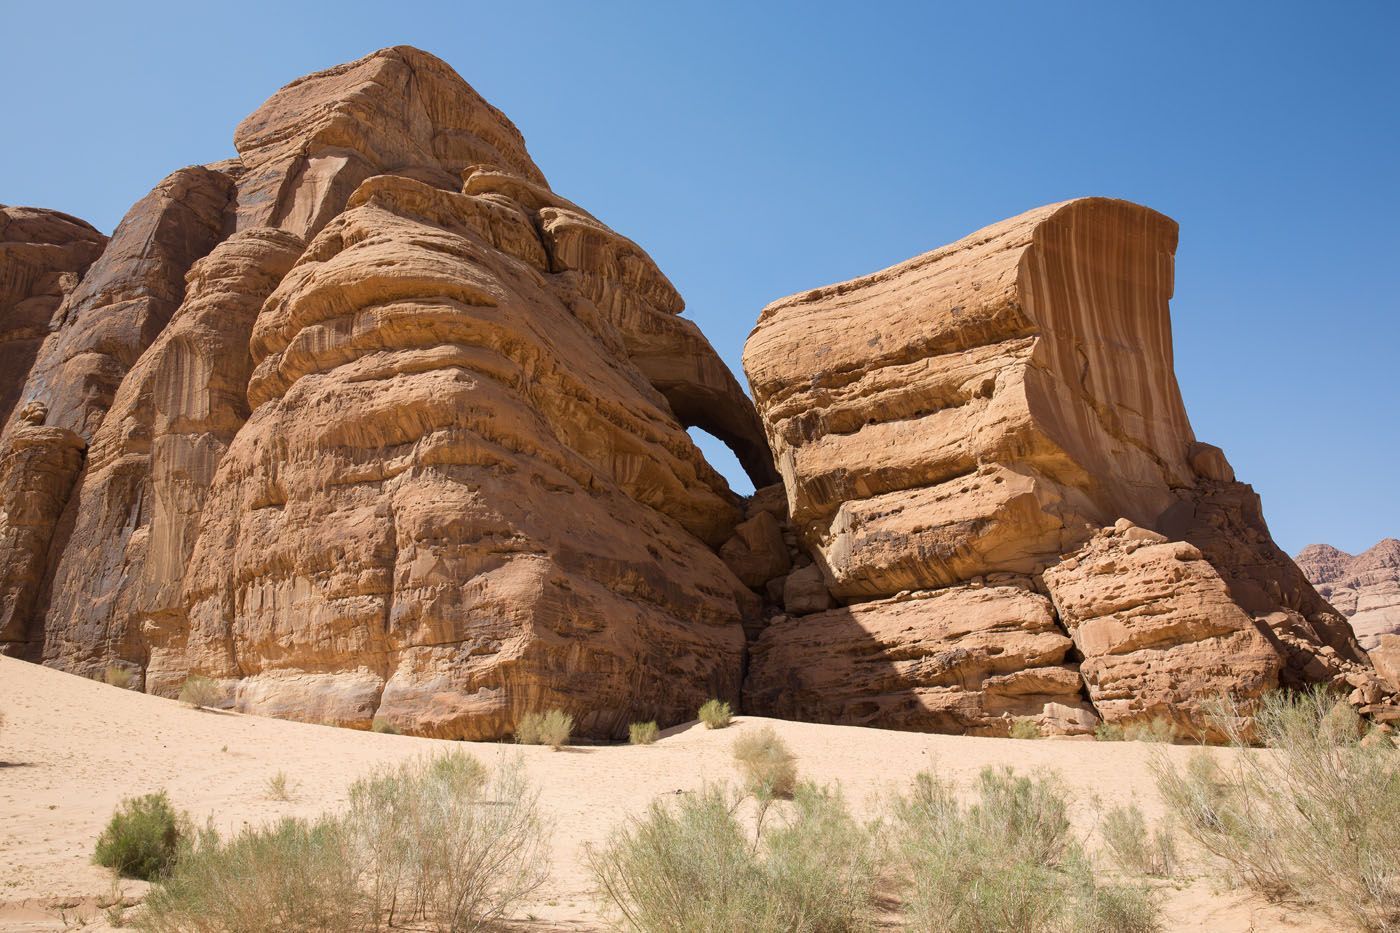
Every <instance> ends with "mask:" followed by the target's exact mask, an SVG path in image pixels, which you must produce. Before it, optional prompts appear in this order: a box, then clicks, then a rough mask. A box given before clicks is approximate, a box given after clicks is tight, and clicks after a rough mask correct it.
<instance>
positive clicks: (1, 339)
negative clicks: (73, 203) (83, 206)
mask: <svg viewBox="0 0 1400 933" xmlns="http://www.w3.org/2000/svg"><path fill="white" fill-rule="evenodd" d="M106 244H107V238H106V237H105V236H103V235H102V234H100V233H98V232H97V231H96V230H94V229H93V228H92V227H91V226H90V225H89V224H87V223H85V222H84V221H81V220H79V219H78V218H76V217H70V216H69V215H67V214H60V213H59V212H57V211H48V210H43V209H41V208H35V207H6V206H4V205H0V425H4V424H5V423H6V422H8V421H9V420H10V415H11V413H13V411H14V408H15V402H16V401H17V400H18V399H19V396H20V390H21V389H23V388H24V380H25V379H26V378H27V377H28V375H29V370H30V367H32V366H33V365H34V359H35V357H36V356H38V354H39V346H40V345H41V344H42V343H43V341H44V338H45V337H46V336H47V335H48V332H49V322H50V321H51V320H52V319H53V315H54V312H55V311H56V310H58V306H59V304H60V302H62V301H63V296H64V294H65V293H66V292H67V291H70V290H71V289H72V288H73V287H74V286H75V285H76V284H77V282H78V278H79V277H80V276H81V275H82V274H83V273H84V272H85V271H87V267H88V266H90V265H92V263H93V260H95V259H96V258H97V257H98V256H99V255H101V253H102V248H103V247H104V246H106Z"/></svg>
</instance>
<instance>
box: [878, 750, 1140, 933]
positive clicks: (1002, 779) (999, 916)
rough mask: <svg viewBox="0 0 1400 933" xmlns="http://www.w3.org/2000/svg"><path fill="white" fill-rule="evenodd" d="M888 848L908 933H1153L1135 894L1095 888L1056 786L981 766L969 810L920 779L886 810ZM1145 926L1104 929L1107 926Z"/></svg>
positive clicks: (934, 782) (945, 789) (949, 791)
mask: <svg viewBox="0 0 1400 933" xmlns="http://www.w3.org/2000/svg"><path fill="white" fill-rule="evenodd" d="M893 824H894V826H893V831H892V834H891V835H892V839H893V842H892V849H893V852H892V854H893V857H894V861H895V864H896V866H897V868H898V870H899V872H900V874H901V880H902V882H903V884H904V888H905V890H906V892H907V893H906V897H905V906H906V910H907V912H908V914H909V917H910V919H911V920H912V922H913V925H914V927H915V928H916V929H920V930H940V931H945V930H946V931H949V933H988V931H994V930H1015V931H1024V933H1036V931H1060V930H1066V929H1077V930H1110V929H1112V930H1123V931H1128V930H1132V931H1137V930H1143V931H1147V930H1155V929H1157V927H1158V922H1157V919H1156V907H1155V904H1154V902H1153V901H1152V900H1151V895H1150V894H1149V893H1148V892H1147V891H1146V890H1145V889H1142V888H1132V887H1127V886H1121V885H1120V886H1102V885H1100V884H1098V883H1097V882H1096V881H1095V879H1094V875H1093V871H1092V869H1091V866H1090V863H1089V860H1088V857H1087V856H1086V854H1085V853H1084V851H1083V848H1082V847H1081V846H1080V845H1079V843H1078V842H1077V841H1076V840H1075V839H1074V838H1073V837H1072V836H1071V834H1070V822H1069V816H1068V803H1067V800H1066V794H1065V791H1064V788H1063V787H1062V785H1061V784H1060V783H1059V781H1058V780H1056V779H1055V778H1052V777H1041V778H1034V779H1032V778H1027V777H1023V776H1017V775H1015V774H1014V773H1013V772H1012V771H1011V770H1010V769H1003V770H1000V771H996V770H992V769H990V768H988V769H986V770H984V771H983V772H982V773H981V775H980V776H979V778H978V784H977V799H976V802H974V803H972V804H969V805H963V804H961V803H959V802H958V799H957V797H956V796H955V795H954V793H953V788H952V785H951V784H949V783H947V782H945V781H942V780H940V779H938V778H936V777H934V776H933V775H930V774H928V773H927V772H925V773H922V774H920V775H918V776H917V778H916V779H915V785H914V789H913V791H912V792H911V793H910V794H909V795H908V796H906V797H901V798H898V799H896V800H895V801H894V805H893ZM1134 916H1137V917H1141V918H1145V920H1146V923H1145V925H1130V926H1113V925H1112V924H1113V923H1114V922H1116V920H1115V919H1114V918H1117V919H1120V920H1121V919H1123V918H1131V917H1134Z"/></svg>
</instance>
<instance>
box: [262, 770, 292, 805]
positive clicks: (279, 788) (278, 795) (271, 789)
mask: <svg viewBox="0 0 1400 933" xmlns="http://www.w3.org/2000/svg"><path fill="white" fill-rule="evenodd" d="M263 796H265V797H267V799H268V800H291V799H292V790H291V788H290V787H289V786H288V784H287V772H285V771H278V772H277V773H276V774H274V775H273V776H272V777H270V778H268V779H267V784H266V785H265V786H264V788H263Z"/></svg>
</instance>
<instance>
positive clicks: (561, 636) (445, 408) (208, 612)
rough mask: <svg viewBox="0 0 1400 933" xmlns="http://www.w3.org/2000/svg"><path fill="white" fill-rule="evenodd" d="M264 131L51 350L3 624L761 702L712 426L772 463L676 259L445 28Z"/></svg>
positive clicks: (41, 377)
mask: <svg viewBox="0 0 1400 933" xmlns="http://www.w3.org/2000/svg"><path fill="white" fill-rule="evenodd" d="M235 145H236V147H237V149H238V152H239V156H238V158H237V159H234V160H230V161H227V162H222V163H218V164H216V165H211V166H207V167H193V168H189V169H182V170H180V171H178V172H176V173H174V174H173V175H172V176H170V178H168V179H166V181H165V182H162V184H161V185H160V186H159V187H158V188H157V189H156V190H155V191H154V192H152V194H151V195H149V196H148V197H147V198H146V199H144V200H143V201H142V202H141V203H140V204H138V205H137V206H136V207H134V208H133V209H132V211H131V212H130V213H129V214H128V216H127V218H126V219H125V220H124V221H123V223H122V225H121V226H120V227H119V228H118V231H117V232H116V234H114V236H113V240H112V243H111V245H110V246H109V247H108V248H107V249H106V251H105V252H104V253H103V255H102V257H101V259H100V260H98V262H97V263H96V264H95V265H94V266H93V268H92V269H91V270H90V271H89V272H88V273H87V275H86V277H85V278H84V279H83V280H82V282H81V284H80V285H79V286H78V287H77V289H76V290H75V291H74V292H73V293H72V294H71V295H69V296H68V298H67V300H66V301H65V302H64V305H63V308H62V310H61V311H60V312H59V315H58V317H59V325H60V326H59V327H58V329H57V330H56V331H55V333H54V334H53V335H52V336H51V337H50V338H49V339H48V341H47V342H46V343H45V346H44V348H43V350H42V351H41V352H40V354H39V358H38V361H37V363H36V364H35V365H34V367H33V369H32V372H31V373H30V374H29V376H28V379H27V381H26V383H25V385H24V388H23V391H22V393H21V396H20V397H21V399H22V400H23V401H25V402H27V403H33V405H32V406H31V407H30V408H28V409H26V410H27V412H28V415H27V417H26V419H24V420H16V421H15V423H14V424H12V425H11V426H10V428H9V429H7V431H6V434H5V437H4V439H3V441H0V495H3V496H5V499H4V505H5V507H6V511H5V512H4V513H3V514H0V558H4V560H5V566H6V567H7V568H11V570H10V571H9V572H7V574H6V576H4V577H3V578H0V584H3V586H4V587H6V588H5V589H4V590H3V591H0V607H4V610H5V613H6V615H5V617H4V620H3V622H4V634H3V638H4V640H5V641H6V642H7V644H8V646H9V647H8V649H7V650H10V651H25V652H27V653H28V654H29V655H30V656H32V657H35V658H36V659H40V660H43V661H44V662H45V663H47V664H51V665H55V666H58V667H61V668H64V669H67V670H72V671H75V672H79V673H85V674H89V675H99V674H101V673H102V672H103V671H104V670H105V669H106V668H107V667H109V666H112V665H117V666H123V667H126V668H127V669H129V670H130V671H131V672H133V673H134V674H136V675H137V682H138V683H140V684H141V685H142V686H144V688H145V689H146V690H148V691H150V692H155V693H161V694H165V695H172V694H174V693H175V692H177V691H178V690H179V688H180V686H181V684H182V683H183V681H184V679H185V678H186V677H187V676H188V675H189V674H190V673H200V674H204V675H207V676H211V677H214V678H216V679H217V680H218V681H219V683H221V684H222V685H223V687H224V689H225V691H226V693H227V696H228V702H229V703H230V704H231V705H232V706H234V707H236V708H238V709H241V710H246V711H251V712H261V713H267V714H271V715H280V716H289V717H294V718H300V719H310V720H315V721H323V722H329V723H336V724H341V725H349V726H356V727H361V728H367V727H368V726H369V725H370V723H371V721H372V720H373V719H375V718H382V719H385V720H387V721H389V722H391V723H393V724H394V725H396V726H397V727H398V728H400V729H402V730H404V731H408V732H414V733H419V734H429V735H439V736H452V737H465V738H488V737H496V736H500V735H503V734H508V733H509V732H510V731H511V730H512V729H513V727H514V722H515V719H516V718H517V717H518V716H519V715H520V714H522V713H524V712H526V711H529V710H532V709H538V708H544V707H549V706H564V707H565V708H568V709H570V710H572V711H573V712H574V713H575V716H576V719H577V721H578V724H579V727H580V731H582V732H583V733H586V734H591V735H597V736H605V735H617V734H619V733H625V731H626V728H625V727H626V725H627V723H628V722H629V721H631V720H634V719H638V718H651V717H656V718H658V719H661V720H664V721H667V722H676V721H679V720H680V719H683V718H686V717H688V716H689V715H691V714H692V713H693V710H694V708H695V707H696V706H698V705H699V703H700V702H701V701H703V700H704V699H706V698H707V697H709V696H721V697H726V698H729V699H732V700H735V701H737V700H738V697H739V688H740V677H741V674H742V665H743V658H744V628H743V626H744V623H745V622H746V621H747V620H748V618H751V617H752V616H753V615H754V613H755V612H756V608H757V604H758V599H757V597H755V596H754V594H753V593H752V592H751V591H750V590H749V589H748V588H747V587H746V586H745V585H744V584H743V583H742V582H741V581H740V580H739V579H738V578H736V577H735V575H734V573H733V572H732V571H731V570H730V569H729V567H728V566H727V565H726V564H725V562H724V561H723V560H722V559H721V558H720V556H719V555H718V554H717V550H718V549H719V548H720V547H721V545H723V544H724V543H725V542H726V541H728V540H729V539H730V538H731V537H733V536H734V532H735V527H736V525H738V524H739V522H740V521H741V519H742V518H743V515H742V510H741V508H740V505H741V503H740V501H739V500H738V498H737V497H735V496H734V495H733V494H732V493H731V492H730V491H729V489H728V487H727V485H726V484H725V482H724V480H723V478H721V477H720V476H719V475H718V474H717V473H716V472H715V471H714V470H713V469H712V468H711V467H710V466H709V465H708V464H707V463H705V461H704V459H703V457H702V456H701V455H700V453H699V451H698V449H697V448H696V447H695V446H694V445H693V443H692V442H691V441H690V439H689V437H688V436H687V435H686V433H685V429H686V428H687V427H690V426H699V427H702V428H705V429H706V430H709V431H710V432H711V433H713V434H716V435H717V436H720V437H722V438H724V439H726V440H727V441H729V442H730V443H731V445H733V446H734V448H735V450H736V453H737V454H739V455H740V456H741V457H742V458H743V459H744V461H745V462H746V463H747V464H748V465H749V466H750V468H751V470H752V472H753V473H754V478H755V480H756V481H758V482H760V483H763V482H769V481H771V479H772V478H773V475H774V474H773V471H772V465H771V458H770V456H769V454H768V450H767V442H766V439H765V437H764V435H763V432H762V429H761V426H760V425H759V423H758V419H757V415H756V413H755V412H754V410H753V407H752V405H751V403H749V401H748V400H747V398H746V396H745V395H744V393H743V391H742V390H741V389H740V388H739V386H738V383H737V382H736V381H735V380H734V378H733V376H732V375H731V374H730V373H729V372H728V370H727V369H726V368H725V367H724V365H723V363H722V362H721V361H720V360H719V358H718V356H717V355H716V354H715V352H714V350H713V349H712V348H711V347H710V346H709V344H708V342H706V341H705V339H704V337H703V336H701V335H700V333H699V331H698V329H696V328H695V326H694V325H693V324H691V323H690V322H688V321H686V320H684V319H683V318H681V317H679V314H680V312H681V311H682V309H683V302H682V301H681V299H680V296H679V295H678V294H677V293H676V291H675V289H674V288H673V287H672V286H671V284H670V283H669V282H668V281H667V280H666V278H665V276H664V275H662V273H661V272H660V271H659V270H658V269H657V268H656V266H655V264H654V263H653V262H652V261H651V259H650V258H649V257H648V256H647V255H646V253H645V252H643V251H642V250H641V248H640V247H638V246H637V245H636V244H634V243H632V242H631V241H630V240H627V239H626V238H624V237H622V236H620V235H618V234H617V233H615V232H613V231H612V230H610V229H609V228H608V227H606V226H605V225H604V224H602V223H601V222H600V221H598V220H597V219H596V218H595V217H593V216H592V215H591V214H589V213H588V212H587V211H585V210H583V209H582V208H580V207H578V206H577V205H574V204H573V203H571V202H569V201H567V200H565V199H563V198H561V197H559V196H558V195H556V194H554V193H553V192H552V191H551V190H550V189H549V188H548V186H547V184H546V183H545V179H544V176H543V174H542V173H541V172H540V171H539V169H538V168H537V167H536V166H535V165H534V163H533V162H532V161H531V160H530V158H529V155H528V153H527V152H526V150H525V146H524V141H523V139H522V138H521V137H520V134H519V132H518V131H517V130H516V129H515V127H514V126H513V125H512V124H511V123H510V121H509V120H507V119H506V118H505V117H504V115H502V114H501V113H500V112H499V111H497V110H495V109H494V108H492V107H491V106H490V105H489V104H487V103H486V102H485V101H484V100H482V99H481V98H480V97H479V96H478V95H477V94H476V93H475V92H474V91H473V90H472V89H471V88H470V87H468V86H467V85H466V84H465V83H464V82H463V81H462V80H461V79H460V78H459V77H458V76H457V75H456V74H455V73H454V72H452V70H451V69H450V68H448V67H447V66H446V65H445V64H443V63H442V62H440V61H438V60H437V59H435V58H433V57H432V56H430V55H427V54H425V53H422V52H419V51H417V50H414V49H409V48H395V49H386V50H383V51H380V52H376V53H374V54H372V55H369V56H367V57H366V58H364V59H361V60H359V61H357V62H352V63H350V64H347V65H343V66H339V67H337V68H332V69H329V70H328V71H325V72H320V73H317V74H314V75H311V76H308V77H307V78H303V79H301V80H299V81H296V82H293V83H292V84H291V85H288V86H287V87H286V88H284V89H283V90H282V91H279V92H278V93H277V94H276V95H274V96H273V97H272V98H271V99H270V100H269V101H268V102H267V103H266V104H265V105H264V106H263V107H262V108H260V109H259V110H258V111H257V112H256V113H254V114H253V115H252V116H250V117H249V118H248V119H247V120H245V121H244V123H243V124H242V125H241V126H240V127H239V128H238V131H237V133H236V134H235ZM50 435H52V436H50ZM85 446H86V447H87V459H86V462H85V463H84V462H83V460H82V453H83V449H84V447H85ZM75 476H76V488H75V490H74V492H73V493H72V494H71V496H70V495H69V494H68V486H72V485H74V477H75ZM14 504H20V505H22V506H23V508H11V506H12V505H14ZM746 531H747V529H746ZM784 556H786V555H784ZM765 559H767V560H769V562H770V563H772V560H773V558H772V557H771V556H769V557H767V558H765ZM773 566H777V565H776V564H773Z"/></svg>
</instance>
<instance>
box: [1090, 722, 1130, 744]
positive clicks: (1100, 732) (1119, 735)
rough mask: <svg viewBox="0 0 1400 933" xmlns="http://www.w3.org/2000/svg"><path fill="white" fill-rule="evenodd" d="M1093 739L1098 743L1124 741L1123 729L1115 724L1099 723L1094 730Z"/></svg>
mask: <svg viewBox="0 0 1400 933" xmlns="http://www.w3.org/2000/svg"><path fill="white" fill-rule="evenodd" d="M1094 738H1096V739H1098V740H1099V741H1100V742H1122V741H1124V740H1125V738H1126V737H1125V736H1124V734H1123V727H1122V726H1121V725H1119V724H1118V723H1116V722H1101V723H1099V724H1098V726H1097V727H1095V729H1094Z"/></svg>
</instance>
